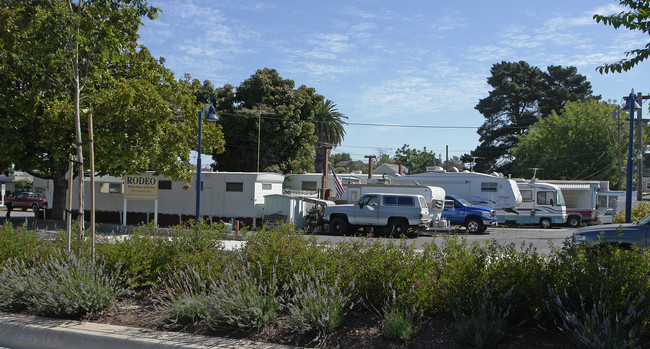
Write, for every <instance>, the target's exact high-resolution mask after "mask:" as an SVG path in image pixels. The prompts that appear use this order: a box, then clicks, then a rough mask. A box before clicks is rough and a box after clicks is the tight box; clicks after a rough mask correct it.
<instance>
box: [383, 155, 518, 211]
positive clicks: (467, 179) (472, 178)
mask: <svg viewBox="0 0 650 349" xmlns="http://www.w3.org/2000/svg"><path fill="white" fill-rule="evenodd" d="M390 181H391V184H402V185H403V184H411V185H429V186H436V187H441V188H443V189H444V190H445V192H446V193H447V194H449V195H455V196H458V197H461V198H463V199H465V200H467V201H469V202H470V203H472V204H474V205H480V206H487V207H490V208H493V209H495V210H496V211H497V214H498V213H499V212H498V211H499V210H505V211H510V210H515V209H516V208H517V207H518V206H519V205H520V204H521V194H520V193H519V187H518V186H517V183H516V182H515V181H514V180H512V179H508V178H505V177H503V176H501V175H496V174H485V173H478V172H445V171H444V170H442V169H441V168H439V167H433V168H427V172H424V173H418V174H413V175H408V176H402V177H395V178H391V179H390Z"/></svg>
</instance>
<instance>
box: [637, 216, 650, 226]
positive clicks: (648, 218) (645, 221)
mask: <svg viewBox="0 0 650 349" xmlns="http://www.w3.org/2000/svg"><path fill="white" fill-rule="evenodd" d="M649 223H650V214H649V215H647V216H645V217H643V218H641V220H640V221H639V225H646V224H649Z"/></svg>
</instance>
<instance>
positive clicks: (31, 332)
mask: <svg viewBox="0 0 650 349" xmlns="http://www.w3.org/2000/svg"><path fill="white" fill-rule="evenodd" d="M0 346H3V347H7V348H20V349H31V348H49V349H59V348H61V349H63V348H67V349H77V348H79V349H81V348H93V349H113V348H120V349H130V348H133V349H148V348H152V349H153V348H156V349H167V348H170V349H171V348H174V349H185V348H187V349H201V348H218V349H227V348H232V349H235V348H244V349H246V348H268V349H286V348H293V347H290V346H285V345H279V344H273V343H259V342H252V341H248V340H240V339H229V338H220V337H209V336H201V335H193V334H188V333H179V332H166V331H155V330H148V329H142V328H134V327H125V326H115V325H106V324H97V323H92V322H86V321H75V320H57V319H50V318H45V317H39V316H30V315H21V314H10V313H3V312H0Z"/></svg>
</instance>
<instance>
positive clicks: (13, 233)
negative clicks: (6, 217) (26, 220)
mask: <svg viewBox="0 0 650 349" xmlns="http://www.w3.org/2000/svg"><path fill="white" fill-rule="evenodd" d="M48 248H49V246H48V243H47V242H45V241H43V239H41V238H40V237H39V236H38V235H37V234H36V232H35V231H33V230H28V229H27V226H26V225H23V226H18V227H14V226H13V224H11V223H6V224H3V225H0V263H4V262H6V261H8V260H10V259H12V258H18V257H20V258H29V259H32V258H35V257H36V256H37V255H38V254H39V253H41V252H43V251H46V250H47V249H48Z"/></svg>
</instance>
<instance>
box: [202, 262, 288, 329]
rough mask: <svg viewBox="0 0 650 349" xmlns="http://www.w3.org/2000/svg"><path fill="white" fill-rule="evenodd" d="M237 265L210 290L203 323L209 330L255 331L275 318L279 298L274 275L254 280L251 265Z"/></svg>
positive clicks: (258, 272)
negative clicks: (233, 328)
mask: <svg viewBox="0 0 650 349" xmlns="http://www.w3.org/2000/svg"><path fill="white" fill-rule="evenodd" d="M241 262H242V264H241V265H236V264H233V265H231V266H230V267H229V268H228V269H227V270H226V271H225V274H224V277H223V279H221V280H216V281H214V282H213V283H212V284H211V286H210V293H209V296H208V312H209V315H208V319H207V323H208V325H209V326H211V327H218V326H224V325H226V326H233V327H239V328H243V329H259V328H262V327H264V326H266V325H268V324H270V323H271V322H272V321H274V320H275V318H276V316H277V315H278V312H279V310H280V307H281V305H282V297H281V295H280V293H279V292H278V285H277V279H276V277H275V275H274V274H273V273H272V274H271V275H269V276H265V277H264V278H259V279H258V278H257V277H255V276H254V274H253V273H252V272H251V269H253V268H252V267H251V264H249V263H246V262H245V261H241ZM255 274H257V275H260V274H262V271H261V266H259V265H258V270H257V271H256V272H255Z"/></svg>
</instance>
